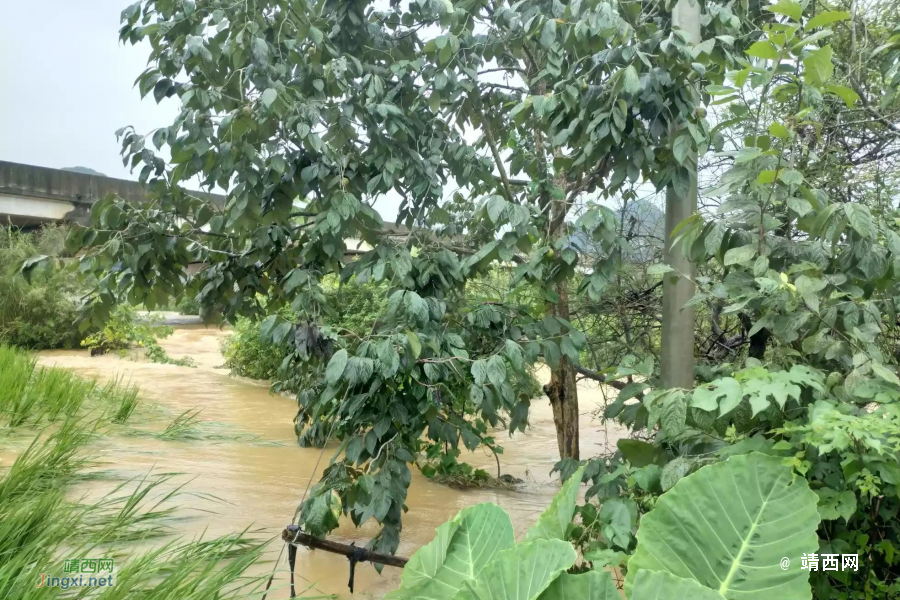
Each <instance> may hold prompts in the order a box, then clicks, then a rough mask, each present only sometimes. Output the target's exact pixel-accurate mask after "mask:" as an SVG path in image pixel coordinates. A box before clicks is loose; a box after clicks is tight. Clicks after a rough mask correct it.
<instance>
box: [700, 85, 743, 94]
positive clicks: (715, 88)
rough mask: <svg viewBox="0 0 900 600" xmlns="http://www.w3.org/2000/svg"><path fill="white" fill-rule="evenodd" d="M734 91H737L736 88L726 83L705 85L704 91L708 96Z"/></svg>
mask: <svg viewBox="0 0 900 600" xmlns="http://www.w3.org/2000/svg"><path fill="white" fill-rule="evenodd" d="M735 92H737V90H736V89H734V88H733V87H730V86H727V85H708V86H706V93H707V94H709V95H710V96H727V95H728V94H733V93H735Z"/></svg>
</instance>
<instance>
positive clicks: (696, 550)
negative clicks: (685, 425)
mask: <svg viewBox="0 0 900 600" xmlns="http://www.w3.org/2000/svg"><path fill="white" fill-rule="evenodd" d="M817 501H818V497H817V496H816V494H815V493H813V492H812V491H811V490H810V489H809V486H808V485H807V484H806V480H805V479H801V478H795V477H794V475H793V472H792V470H791V469H790V467H787V466H784V465H783V464H782V462H781V459H779V458H777V457H774V456H766V455H764V454H759V453H751V454H745V455H742V456H734V457H732V458H730V459H728V460H727V461H725V462H722V463H717V464H714V465H710V466H708V467H703V468H702V469H700V470H699V471H697V472H696V473H694V474H693V475H690V476H688V477H685V478H684V479H682V480H681V481H679V482H678V483H677V484H675V487H673V488H672V489H671V490H669V491H668V492H666V493H665V494H663V495H662V496H661V497H660V498H659V500H658V501H657V503H656V506H655V507H654V508H653V510H651V511H650V512H649V513H647V514H646V515H645V516H644V517H643V518H642V519H641V524H640V527H639V529H638V533H637V539H638V544H637V549H636V550H635V553H634V556H632V557H631V560H629V561H628V575H627V577H626V579H625V591H626V594H629V597H631V596H630V591H631V588H632V587H633V586H634V584H635V576H636V575H637V574H638V573H639V572H640V571H641V569H647V570H650V571H666V572H668V573H671V574H673V575H676V576H678V577H683V578H687V579H694V580H696V581H697V582H699V583H700V584H702V585H703V586H705V587H708V588H711V589H713V590H715V591H717V592H718V593H719V594H721V595H722V596H724V597H725V598H726V599H728V600H771V599H772V598H778V599H779V600H793V599H795V598H796V599H798V600H807V599H808V598H809V597H810V587H809V573H808V572H807V571H802V570H800V569H797V568H790V569H787V570H784V569H782V568H781V564H780V561H781V559H782V557H788V558H789V559H790V560H791V562H792V563H793V564H797V561H798V560H799V559H800V556H801V555H802V554H803V553H809V552H815V551H816V549H817V548H818V538H817V536H816V528H817V526H818V524H819V514H818V510H817V509H816V504H817ZM634 600H637V599H636V598H635V599H634Z"/></svg>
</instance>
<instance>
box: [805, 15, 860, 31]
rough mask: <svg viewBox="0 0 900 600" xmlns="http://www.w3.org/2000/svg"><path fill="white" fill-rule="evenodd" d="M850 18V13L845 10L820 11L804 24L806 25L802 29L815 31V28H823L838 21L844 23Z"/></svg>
mask: <svg viewBox="0 0 900 600" xmlns="http://www.w3.org/2000/svg"><path fill="white" fill-rule="evenodd" d="M849 18H850V13H848V12H847V11H845V10H826V11H822V12H820V13H819V14H817V15H816V16H814V17H813V18H812V19H810V20H809V21H807V22H806V25H804V26H803V28H804V29H806V30H807V31H809V30H810V29H815V28H816V27H824V26H825V25H831V24H832V23H837V22H838V21H846V20H847V19H849Z"/></svg>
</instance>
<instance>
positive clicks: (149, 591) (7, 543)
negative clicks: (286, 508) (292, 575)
mask: <svg viewBox="0 0 900 600" xmlns="http://www.w3.org/2000/svg"><path fill="white" fill-rule="evenodd" d="M136 403H137V391H136V390H135V388H133V387H123V386H122V385H121V382H113V383H112V384H107V385H106V386H104V387H98V386H97V385H96V383H94V382H91V381H86V380H81V379H79V378H77V377H76V376H74V375H73V374H71V373H68V372H66V371H62V370H59V369H41V368H38V367H36V366H35V363H34V361H33V359H31V358H30V357H29V356H27V355H26V354H24V353H22V352H21V351H18V350H12V349H10V348H6V347H2V346H0V417H2V418H3V419H5V420H6V421H7V422H8V424H9V427H10V428H11V429H12V430H13V431H15V428H18V427H21V426H22V425H23V424H28V425H36V424H41V423H44V422H49V421H51V420H53V421H56V425H55V426H54V427H52V428H51V430H52V433H49V434H47V433H46V432H42V433H40V434H39V435H37V437H35V438H34V439H33V441H32V442H31V444H30V445H29V446H28V447H27V448H26V449H25V450H24V451H23V452H21V453H20V454H19V456H18V457H17V458H16V459H15V461H14V462H13V463H12V464H11V465H9V466H8V467H3V466H2V465H0V598H2V599H4V600H7V599H10V600H48V599H50V600H54V599H56V598H78V599H81V598H88V597H90V598H97V599H101V600H119V599H122V600H125V599H128V600H131V599H135V598H138V599H140V600H230V599H236V598H245V597H248V596H249V595H250V593H251V592H252V591H254V590H255V589H256V588H257V587H258V585H259V583H260V581H259V579H258V578H256V577H250V576H248V575H247V571H248V569H249V568H250V567H251V566H252V565H253V564H254V563H255V562H256V561H258V560H259V559H260V555H261V553H262V551H263V548H264V545H265V542H264V541H263V540H260V539H258V538H257V537H255V536H253V535H250V534H249V533H248V532H247V531H241V532H238V533H235V534H233V535H227V536H224V537H220V538H215V539H202V538H201V539H194V540H178V539H175V540H172V541H169V542H168V543H165V544H162V545H161V546H159V547H156V548H154V549H152V550H144V551H141V552H138V551H137V549H136V546H137V545H138V544H143V543H144V542H147V541H150V540H154V539H159V538H160V537H161V536H167V535H171V533H172V532H171V530H170V529H169V527H168V526H167V521H168V520H170V519H171V518H172V516H173V511H175V510H176V508H177V502H178V499H179V497H180V495H181V493H182V491H181V487H180V486H177V485H174V483H175V482H174V477H175V475H173V474H161V475H156V476H148V477H145V478H144V479H142V480H140V481H133V482H126V483H123V484H120V485H119V486H118V487H116V488H114V489H113V490H112V491H111V492H109V493H108V494H105V495H104V497H103V498H101V499H100V500H98V501H96V502H92V503H88V502H84V501H78V500H73V499H72V496H73V493H72V492H73V488H72V485H73V484H74V483H75V482H77V481H79V480H81V479H82V478H83V476H84V471H85V469H86V468H88V467H89V466H90V464H91V460H90V443H91V441H92V440H94V439H96V438H97V436H99V435H101V431H102V429H103V424H104V423H107V422H108V421H109V420H116V419H117V418H125V419H127V416H128V415H130V414H131V413H132V412H133V410H134V405H135V404H136ZM122 415H125V416H124V417H122ZM187 420H188V421H189V420H190V419H187ZM183 421H184V420H183ZM129 490H130V491H129ZM160 541H162V540H160ZM157 543H159V542H157ZM69 558H114V559H115V561H116V565H117V575H116V585H115V586H114V587H106V588H87V587H85V588H77V587H70V588H69V589H68V590H63V589H61V588H55V587H47V586H44V587H40V588H38V587H36V586H37V584H38V582H39V581H40V580H41V575H42V574H47V575H48V576H50V577H67V576H69V575H70V574H67V573H64V572H63V565H64V562H63V561H64V559H69Z"/></svg>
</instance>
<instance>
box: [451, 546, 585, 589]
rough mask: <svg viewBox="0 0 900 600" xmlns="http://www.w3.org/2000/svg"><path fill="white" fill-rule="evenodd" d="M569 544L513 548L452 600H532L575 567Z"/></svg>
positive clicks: (499, 557)
mask: <svg viewBox="0 0 900 600" xmlns="http://www.w3.org/2000/svg"><path fill="white" fill-rule="evenodd" d="M576 558H577V554H576V553H575V549H574V548H573V547H572V544H570V543H569V542H565V541H563V540H534V541H531V542H523V543H521V544H516V545H515V546H513V547H512V548H507V549H506V550H503V551H502V552H498V553H497V555H496V556H495V557H494V560H492V561H491V562H490V563H489V564H488V565H487V566H486V567H485V568H484V570H482V571H481V573H480V574H479V575H478V577H477V578H476V579H475V581H474V582H472V581H470V582H467V583H466V585H465V586H463V588H462V589H460V590H459V592H458V593H457V594H456V595H455V596H454V597H453V600H498V599H501V598H502V599H503V600H534V599H535V598H538V597H539V596H540V595H541V592H543V591H544V590H546V589H547V587H548V586H549V585H550V584H551V583H553V580H554V579H556V578H557V577H559V576H560V574H561V573H562V572H563V571H565V570H566V569H568V568H569V567H571V566H572V565H573V564H574V563H575V559H576Z"/></svg>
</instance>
